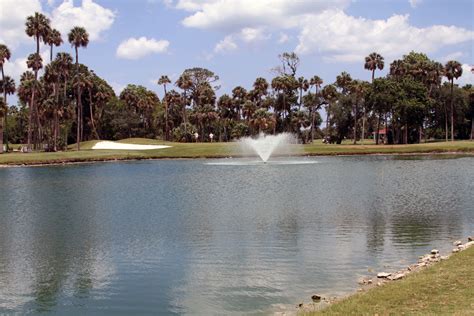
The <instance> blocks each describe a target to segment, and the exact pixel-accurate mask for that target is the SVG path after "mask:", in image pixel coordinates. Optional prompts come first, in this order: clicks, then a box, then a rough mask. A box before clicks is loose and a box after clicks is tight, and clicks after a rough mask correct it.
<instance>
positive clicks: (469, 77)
mask: <svg viewBox="0 0 474 316" xmlns="http://www.w3.org/2000/svg"><path fill="white" fill-rule="evenodd" d="M473 68H474V65H468V64H462V76H461V77H459V78H458V80H455V83H457V84H459V85H460V86H461V87H462V86H464V85H466V84H472V85H474V73H473V72H472V69H473Z"/></svg>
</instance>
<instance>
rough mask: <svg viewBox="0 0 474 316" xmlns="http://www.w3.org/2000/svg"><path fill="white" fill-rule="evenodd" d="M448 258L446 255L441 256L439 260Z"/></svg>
mask: <svg viewBox="0 0 474 316" xmlns="http://www.w3.org/2000/svg"><path fill="white" fill-rule="evenodd" d="M448 258H449V257H448V256H441V258H440V259H441V260H446V259H448Z"/></svg>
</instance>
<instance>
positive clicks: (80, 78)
mask: <svg viewBox="0 0 474 316" xmlns="http://www.w3.org/2000/svg"><path fill="white" fill-rule="evenodd" d="M87 84H88V81H87V78H86V76H85V74H84V73H83V72H77V73H76V74H75V76H74V78H73V82H72V85H73V88H75V89H76V92H77V135H76V142H77V150H81V147H80V143H81V141H82V91H84V89H86V88H87Z"/></svg>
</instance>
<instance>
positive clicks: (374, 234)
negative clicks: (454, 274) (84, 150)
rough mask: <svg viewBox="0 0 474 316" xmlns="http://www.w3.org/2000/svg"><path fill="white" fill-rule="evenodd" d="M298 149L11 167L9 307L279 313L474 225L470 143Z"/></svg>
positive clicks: (4, 308) (5, 251)
mask: <svg viewBox="0 0 474 316" xmlns="http://www.w3.org/2000/svg"><path fill="white" fill-rule="evenodd" d="M296 161H299V162H303V163H301V164H288V163H287V162H288V159H287V158H285V159H281V160H277V162H276V163H273V164H267V165H262V164H260V163H252V162H251V161H249V160H223V161H217V162H214V161H212V162H211V163H213V164H214V165H208V164H206V163H207V162H205V161H156V162H135V163H117V164H95V165H82V166H64V167H44V168H13V169H1V170H0V182H1V183H2V185H3V187H2V190H1V191H0V201H1V204H0V314H2V313H4V312H18V313H21V314H23V313H28V312H32V313H37V312H53V313H59V314H78V313H79V314H91V313H100V314H113V315H116V314H127V315H128V314H151V313H155V314H156V313H166V314H172V313H176V314H216V313H217V314H222V313H225V314H227V313H249V312H254V313H259V312H261V313H268V312H271V311H274V310H277V309H278V308H280V306H281V305H287V304H288V305H289V306H294V304H295V303H297V302H299V301H300V300H301V299H304V298H309V297H310V296H311V294H313V293H314V292H318V293H323V294H325V295H337V294H343V293H347V292H350V291H353V290H354V289H355V287H356V285H357V284H356V280H357V278H358V277H359V276H360V275H365V274H367V273H368V269H373V270H374V271H377V270H380V269H387V266H389V267H393V268H394V269H396V268H397V267H401V266H404V265H406V264H407V263H408V262H413V261H415V260H416V259H417V257H418V255H420V254H422V253H425V252H426V251H429V250H430V249H431V248H432V247H437V248H440V249H441V250H445V251H447V250H449V247H450V242H451V241H452V240H455V239H460V238H463V237H465V236H466V235H467V234H470V233H471V234H472V230H473V229H474V216H473V215H474V206H473V205H474V195H473V194H472V192H474V181H472V179H473V178H474V159H473V158H462V159H456V160H413V161H400V160H394V159H391V158H390V157H344V158H343V157H340V158H314V159H313V158H300V160H296ZM229 162H230V163H229ZM316 162H318V163H316ZM242 164H246V165H245V166H243V165H242Z"/></svg>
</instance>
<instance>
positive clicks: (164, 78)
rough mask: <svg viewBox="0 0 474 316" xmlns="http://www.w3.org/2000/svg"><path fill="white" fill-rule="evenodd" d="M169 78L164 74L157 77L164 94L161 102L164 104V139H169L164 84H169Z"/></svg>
mask: <svg viewBox="0 0 474 316" xmlns="http://www.w3.org/2000/svg"><path fill="white" fill-rule="evenodd" d="M170 83H171V80H170V78H168V76H166V75H162V76H161V77H160V79H158V85H160V86H161V85H163V90H164V95H163V101H164V102H163V103H164V104H165V140H169V125H168V102H166V100H165V99H166V85H167V84H170Z"/></svg>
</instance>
